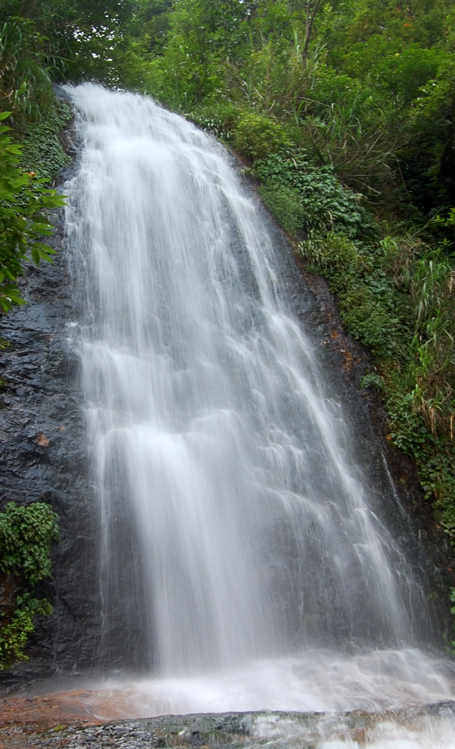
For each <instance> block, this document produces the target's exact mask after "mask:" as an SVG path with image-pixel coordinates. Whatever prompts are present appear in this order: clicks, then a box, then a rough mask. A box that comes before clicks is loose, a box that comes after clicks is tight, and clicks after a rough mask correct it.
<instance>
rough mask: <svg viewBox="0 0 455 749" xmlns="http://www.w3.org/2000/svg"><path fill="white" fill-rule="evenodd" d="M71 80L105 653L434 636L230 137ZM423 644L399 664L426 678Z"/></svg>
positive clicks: (133, 657)
mask: <svg viewBox="0 0 455 749" xmlns="http://www.w3.org/2000/svg"><path fill="white" fill-rule="evenodd" d="M68 91H69V93H70V95H71V97H72V99H73V102H74V104H75V107H76V109H77V123H76V127H77V132H78V134H79V137H80V142H81V156H80V163H79V166H78V169H77V174H76V176H75V177H74V178H73V179H72V180H71V181H70V182H69V183H68V184H67V185H66V188H65V191H66V193H67V194H68V207H67V233H68V242H69V246H70V249H71V258H72V260H71V262H72V272H73V280H74V284H75V286H76V288H77V289H79V290H80V291H83V293H84V294H85V297H84V305H83V306H84V314H83V315H82V319H81V320H80V321H79V323H78V326H77V336H75V345H76V346H77V347H78V351H79V354H80V357H81V362H82V378H83V388H84V393H85V398H86V404H87V407H86V409H87V423H88V440H89V444H90V451H91V454H92V457H93V468H92V480H93V482H94V485H95V487H96V491H97V496H98V497H99V502H100V508H101V510H100V513H101V528H102V530H101V550H100V591H101V601H102V612H101V615H102V649H104V652H105V653H106V654H107V655H106V657H109V659H110V661H111V663H112V664H113V665H115V664H116V663H122V664H123V665H125V654H127V655H126V661H128V658H130V663H131V666H132V667H134V668H136V667H138V665H139V664H140V665H141V666H142V670H143V671H146V672H147V671H149V672H152V671H153V673H154V674H156V675H158V676H159V678H161V679H163V678H168V679H172V678H177V677H182V678H193V677H194V678H196V677H197V676H198V675H199V674H206V673H212V674H213V673H221V672H223V669H224V670H226V669H236V668H237V669H240V670H241V669H242V668H244V666H245V664H247V663H249V662H254V663H260V662H262V663H263V662H265V661H266V660H267V659H268V661H267V662H272V661H273V659H275V662H279V661H280V659H282V661H283V659H284V660H286V659H288V658H289V657H291V655H292V654H293V653H296V652H297V651H298V650H303V649H306V650H307V651H312V652H313V653H315V652H321V653H322V652H325V653H326V654H327V653H328V652H333V651H339V653H340V654H339V656H337V657H339V659H341V661H343V658H344V656H343V655H342V654H341V651H342V650H343V648H344V649H346V646H347V645H349V647H351V648H354V647H355V648H358V649H360V650H362V649H363V650H362V652H363V653H364V652H366V651H365V649H368V648H369V649H370V651H371V652H374V653H376V654H377V653H379V652H386V651H387V650H388V651H389V652H392V651H393V652H395V653H398V652H401V653H405V652H413V653H416V652H418V651H416V650H413V646H414V643H415V631H414V625H415V621H416V618H418V617H420V618H421V619H425V616H426V614H425V608H424V604H423V603H422V594H421V591H420V588H419V586H418V584H417V583H416V582H415V581H414V580H413V577H412V574H411V572H410V569H409V566H408V564H407V562H406V560H405V559H404V558H403V555H402V553H401V551H400V549H399V548H398V546H397V544H396V543H395V542H394V540H393V538H392V535H391V533H390V532H389V531H388V530H387V529H386V527H385V526H384V523H383V520H382V519H381V516H380V510H378V500H377V498H376V499H374V501H373V499H372V496H371V492H370V491H369V489H368V486H367V483H368V482H367V481H366V480H365V478H364V477H363V476H362V471H361V469H360V468H359V467H358V466H357V465H356V463H355V457H354V455H355V451H354V449H353V446H352V444H351V438H350V435H349V429H348V428H347V426H346V421H345V418H344V416H343V412H342V409H341V407H340V406H338V405H337V404H336V403H335V402H334V401H335V400H336V399H333V398H332V397H331V393H328V392H327V391H326V386H325V385H324V382H323V375H322V374H321V372H320V369H319V365H318V362H317V356H316V354H315V350H314V346H313V344H312V343H311V342H310V340H309V337H308V335H307V334H306V332H305V330H304V329H303V327H302V324H301V322H299V321H298V320H297V319H296V318H295V316H294V315H293V313H292V311H291V309H290V307H289V302H288V299H287V294H286V289H285V288H284V284H283V282H282V281H281V279H280V262H281V261H280V257H279V256H278V255H279V253H278V255H277V252H276V248H275V247H274V243H273V242H272V238H271V233H270V231H269V228H268V226H267V222H266V221H264V218H263V215H262V209H261V206H260V204H259V201H257V199H256V198H255V196H254V194H252V191H251V190H250V189H247V187H246V186H245V185H244V184H243V183H242V179H241V177H240V176H239V174H238V173H237V171H236V169H235V163H234V160H233V158H232V157H231V156H230V155H229V154H228V153H227V152H226V151H225V149H224V148H223V147H222V146H221V145H220V144H218V143H217V142H216V141H215V140H214V139H213V138H212V137H211V136H209V135H207V134H205V133H203V132H201V131H200V130H198V129H197V128H196V127H194V126H193V125H192V124H190V123H188V122H186V121H185V120H184V119H182V118H181V117H179V116H177V115H175V114H172V113H170V112H167V111H165V110H164V109H162V108H161V107H159V106H158V105H157V104H156V103H154V102H153V101H152V100H151V99H149V98H146V97H142V96H139V95H134V94H131V93H124V92H116V93H114V92H110V91H107V90H105V89H103V88H101V87H99V86H95V85H93V84H84V85H82V86H79V87H77V88H68ZM286 251H287V252H290V250H289V249H288V250H286ZM379 507H380V502H379ZM417 606H420V611H419V612H416V607H417ZM417 613H418V617H417ZM400 658H401V661H400ZM415 658H416V656H415ZM415 658H414V661H413V663H414V665H413V666H410V665H409V660H406V658H404V656H400V657H398V656H397V657H396V659H395V661H394V663H395V665H394V666H393V668H395V669H396V670H400V668H401V667H399V665H398V663H399V662H400V663H402V664H403V662H404V660H406V664H405V666H403V668H404V671H406V668H407V669H408V670H409V669H411V670H410V673H411V672H412V674H414V676H412V674H411V676H409V680H411V681H412V679H413V678H414V677H415V673H416V669H417V667H415V668H414V666H415V662H416V661H415ZM325 659H326V660H324V659H323V658H321V659H320V660H319V661H318V662H319V664H321V663H324V664H326V665H325V666H323V668H326V667H327V668H328V669H329V670H330V668H329V666H328V664H329V662H330V663H332V665H333V662H334V661H333V659H332V660H331V659H330V657H329V656H328V655H326V656H325ZM283 662H284V661H283ZM413 668H414V670H413ZM422 669H423V671H424V672H428V669H429V666H428V662H426V665H425V664H424V665H422V668H421V670H422ZM417 670H418V669H417ZM404 671H403V669H402V670H401V671H400V673H401V674H403V673H404ZM422 678H423V677H422ZM353 679H354V677H353ZM354 680H355V679H354ZM414 680H415V679H414ZM322 692H323V689H322V690H321V693H322ZM261 706H264V705H261Z"/></svg>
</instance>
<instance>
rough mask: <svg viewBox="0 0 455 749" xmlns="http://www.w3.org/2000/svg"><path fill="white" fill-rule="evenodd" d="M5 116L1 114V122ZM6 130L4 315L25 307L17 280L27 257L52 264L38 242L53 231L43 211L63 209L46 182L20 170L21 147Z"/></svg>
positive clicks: (0, 145)
mask: <svg viewBox="0 0 455 749" xmlns="http://www.w3.org/2000/svg"><path fill="white" fill-rule="evenodd" d="M8 114H9V113H8V112H3V113H2V114H0V120H5V119H6V118H7V117H8ZM9 130H10V128H9V127H6V126H5V125H1V126H0V308H2V309H3V311H4V312H6V311H7V310H9V309H11V307H12V306H13V304H23V303H24V300H23V299H22V297H21V296H20V294H19V292H18V289H17V284H16V278H17V276H18V275H20V274H21V273H22V270H23V263H24V261H25V260H26V259H27V258H28V256H29V254H30V255H31V257H32V260H33V261H34V262H35V263H36V264H38V263H39V262H40V261H41V260H47V261H49V260H51V255H52V254H53V253H54V250H53V249H52V248H51V247H49V246H48V245H47V244H44V242H42V241H41V240H42V237H43V236H49V235H50V234H52V231H53V230H52V226H51V224H50V223H49V221H48V219H47V217H46V215H45V211H46V210H47V209H49V208H55V207H57V206H61V205H63V198H62V197H60V196H59V195H57V194H56V193H55V191H54V190H48V189H47V188H45V187H44V186H43V182H44V181H45V180H43V179H39V178H38V177H37V175H36V174H35V173H34V172H25V171H23V170H21V169H20V168H19V160H20V157H21V147H20V146H18V145H16V144H14V143H12V141H11V138H10V137H9V136H8V135H6V133H7V132H8V131H9Z"/></svg>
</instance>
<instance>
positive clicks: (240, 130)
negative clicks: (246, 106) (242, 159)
mask: <svg viewBox="0 0 455 749" xmlns="http://www.w3.org/2000/svg"><path fill="white" fill-rule="evenodd" d="M234 146H235V148H236V149H237V150H238V152H239V153H240V154H241V155H242V156H246V157H247V158H248V159H251V160H252V161H256V160H257V159H263V158H265V157H266V156H268V155H269V154H272V153H277V152H280V151H283V152H287V151H289V150H290V149H291V148H292V143H291V140H290V138H289V137H288V135H287V133H286V130H285V129H284V127H283V126H282V125H280V124H279V123H278V122H276V121H275V120H272V119H271V118H270V117H266V116H265V115H262V114H256V113H254V112H248V113H246V114H242V115H241V116H240V118H239V120H238V122H237V123H236V125H235V129H234Z"/></svg>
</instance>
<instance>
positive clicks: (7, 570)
mask: <svg viewBox="0 0 455 749" xmlns="http://www.w3.org/2000/svg"><path fill="white" fill-rule="evenodd" d="M58 537H59V532H58V526H57V515H56V514H55V513H54V512H53V510H52V509H51V508H50V507H49V505H47V504H44V503H43V502H35V503H34V504H31V505H29V506H28V507H21V506H19V505H16V504H14V503H13V502H10V503H9V504H7V506H6V508H5V510H4V512H3V513H0V576H1V577H0V581H1V583H2V585H1V590H2V591H3V593H2V596H1V598H0V671H3V670H6V669H7V668H9V667H10V666H11V665H12V664H13V663H15V662H16V661H18V660H27V655H26V653H25V650H24V649H25V647H26V644H27V640H28V636H29V634H30V633H31V632H33V617H34V616H36V615H41V616H43V615H45V614H50V613H51V610H52V608H51V605H50V603H49V601H48V600H47V599H46V598H36V597H35V591H36V586H37V584H38V583H39V582H40V581H41V580H44V579H45V578H48V577H50V576H51V562H50V558H49V550H50V546H51V543H52V541H54V540H57V539H58Z"/></svg>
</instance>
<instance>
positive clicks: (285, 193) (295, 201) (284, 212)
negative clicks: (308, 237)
mask: <svg viewBox="0 0 455 749" xmlns="http://www.w3.org/2000/svg"><path fill="white" fill-rule="evenodd" d="M259 191H260V193H261V195H262V197H263V198H264V202H265V204H266V205H267V207H268V208H269V209H270V211H271V212H272V213H273V215H274V216H275V218H276V219H277V221H278V223H279V224H280V225H281V226H282V227H283V229H284V230H285V231H287V232H288V234H291V235H292V236H296V235H298V234H299V233H300V232H301V230H302V227H303V218H304V213H303V205H302V201H301V199H300V196H299V193H298V192H297V191H296V190H294V189H292V187H285V186H276V185H264V186H262V187H261V188H260V190H259Z"/></svg>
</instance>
